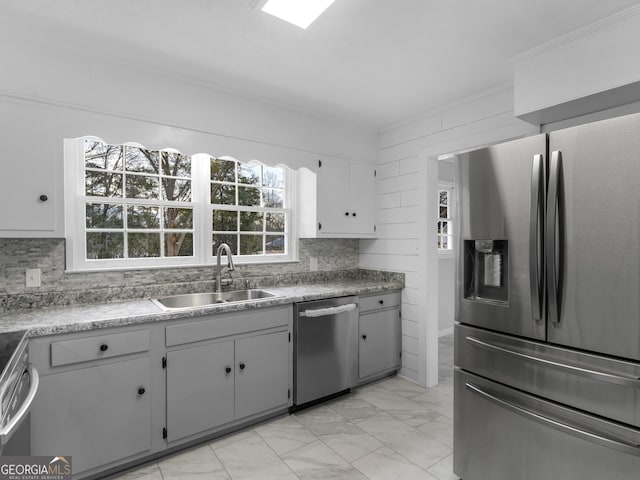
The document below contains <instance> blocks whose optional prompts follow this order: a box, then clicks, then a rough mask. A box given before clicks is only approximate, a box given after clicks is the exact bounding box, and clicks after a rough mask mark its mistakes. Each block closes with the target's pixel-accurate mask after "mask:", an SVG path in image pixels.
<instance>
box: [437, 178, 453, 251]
mask: <svg viewBox="0 0 640 480" xmlns="http://www.w3.org/2000/svg"><path fill="white" fill-rule="evenodd" d="M437 237H438V239H437V243H438V252H439V253H444V254H447V253H453V242H454V240H453V185H444V184H441V185H439V187H438V230H437Z"/></svg>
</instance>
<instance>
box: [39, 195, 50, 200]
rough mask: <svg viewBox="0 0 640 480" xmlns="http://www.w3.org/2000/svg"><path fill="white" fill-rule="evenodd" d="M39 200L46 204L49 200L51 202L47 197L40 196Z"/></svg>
mask: <svg viewBox="0 0 640 480" xmlns="http://www.w3.org/2000/svg"><path fill="white" fill-rule="evenodd" d="M38 198H39V199H40V201H41V202H46V201H47V200H49V197H47V196H46V195H40V196H39V197H38Z"/></svg>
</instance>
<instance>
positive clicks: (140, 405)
mask: <svg viewBox="0 0 640 480" xmlns="http://www.w3.org/2000/svg"><path fill="white" fill-rule="evenodd" d="M150 378H151V363H150V360H149V357H144V358H138V359H135V360H127V361H124V362H118V363H111V364H108V365H100V366H97V367H89V368H85V369H83V370H74V371H68V372H63V373H58V374H53V375H47V376H44V377H41V378H40V388H39V390H38V395H36V398H35V401H34V403H33V405H32V408H31V455H54V454H60V455H70V456H72V457H73V471H74V473H80V472H84V471H86V470H89V469H91V468H95V467H98V466H102V465H106V464H109V463H111V462H114V461H117V460H121V459H124V458H127V457H130V456H132V455H136V454H141V453H145V452H147V451H148V450H149V449H150V448H151V398H150V391H151V389H150ZM141 389H144V390H141Z"/></svg>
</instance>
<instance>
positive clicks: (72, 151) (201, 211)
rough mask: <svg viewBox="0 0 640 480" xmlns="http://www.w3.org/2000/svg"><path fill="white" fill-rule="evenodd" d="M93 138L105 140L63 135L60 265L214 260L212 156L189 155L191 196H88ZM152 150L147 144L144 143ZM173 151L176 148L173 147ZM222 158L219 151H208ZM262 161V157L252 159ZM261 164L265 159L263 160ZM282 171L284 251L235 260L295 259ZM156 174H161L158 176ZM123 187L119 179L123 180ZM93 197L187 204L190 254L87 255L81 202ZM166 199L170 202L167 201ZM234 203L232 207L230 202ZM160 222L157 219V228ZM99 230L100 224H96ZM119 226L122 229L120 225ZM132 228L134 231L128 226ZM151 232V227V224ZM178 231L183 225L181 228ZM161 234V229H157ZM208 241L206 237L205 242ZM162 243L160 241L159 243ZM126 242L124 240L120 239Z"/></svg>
mask: <svg viewBox="0 0 640 480" xmlns="http://www.w3.org/2000/svg"><path fill="white" fill-rule="evenodd" d="M85 140H95V141H100V142H103V143H105V144H110V143H109V142H106V141H104V140H102V139H101V138H99V137H95V136H84V137H80V138H74V139H65V140H64V219H65V222H64V223H65V239H66V270H67V271H68V272H87V271H112V270H134V269H157V268H173V267H197V266H212V265H215V264H216V260H217V259H216V256H215V255H214V254H213V252H212V250H213V249H212V247H211V244H212V243H211V242H212V240H213V228H212V225H211V213H210V212H211V208H210V207H211V204H210V195H211V192H210V188H208V187H209V185H210V182H209V180H208V179H209V159H210V158H211V157H214V156H213V155H207V154H195V155H190V157H191V202H177V201H169V200H163V199H161V198H160V199H132V198H125V195H123V197H118V198H117V199H114V198H111V199H109V198H108V197H89V196H87V195H86V194H85V177H86V175H85V158H84V141H85ZM111 145H122V146H132V147H137V148H146V147H144V146H142V145H140V144H138V143H134V142H128V143H122V144H111ZM148 150H153V149H148ZM153 151H161V152H162V151H169V152H177V151H176V150H175V149H169V148H165V149H159V150H153ZM178 153H179V152H178ZM214 158H222V157H214ZM225 158H227V159H230V160H234V161H236V162H240V163H243V164H245V163H249V162H242V161H240V160H237V159H235V158H232V157H225ZM258 163H262V162H258ZM263 165H265V164H263ZM278 166H280V167H283V168H284V172H285V188H284V192H285V202H286V205H285V207H286V208H285V209H283V210H286V215H285V222H286V225H287V226H288V228H287V230H288V231H285V233H284V235H285V236H287V235H288V237H287V238H286V240H285V242H286V244H287V245H288V249H287V252H286V253H285V254H271V255H252V256H249V255H247V256H237V255H234V257H233V261H234V263H235V264H237V265H242V264H269V263H287V262H296V261H298V248H297V244H298V242H297V228H296V225H295V222H294V215H293V211H294V208H295V198H296V196H295V172H294V171H293V170H292V169H290V168H288V167H286V166H284V165H278ZM160 178H162V177H161V176H160ZM123 188H125V187H124V185H123ZM90 198H91V199H94V198H95V199H96V202H95V203H102V204H105V203H106V204H109V203H112V204H118V205H124V208H125V209H126V208H127V206H128V205H145V206H156V205H157V206H159V207H160V208H163V207H167V206H170V207H176V208H180V207H181V206H184V207H189V208H193V230H192V231H193V256H175V257H144V258H109V259H88V258H87V256H86V253H87V249H86V247H87V242H86V236H85V235H86V232H87V228H86V205H87V204H88V203H91V202H89V201H87V200H88V199H90ZM169 204H170V205H169ZM235 208H237V207H235ZM163 229H164V228H163V225H160V230H161V231H162V230H163ZM101 230H102V229H101ZM118 230H122V231H123V232H128V230H127V229H126V226H125V225H123V228H122V229H118ZM132 230H133V233H135V232H136V230H135V229H132ZM152 231H153V232H156V231H157V229H154V230H152ZM183 231H184V230H183ZM161 235H162V233H161ZM207 242H208V243H207ZM162 245H163V243H162V241H161V248H163V247H162ZM125 248H126V243H125Z"/></svg>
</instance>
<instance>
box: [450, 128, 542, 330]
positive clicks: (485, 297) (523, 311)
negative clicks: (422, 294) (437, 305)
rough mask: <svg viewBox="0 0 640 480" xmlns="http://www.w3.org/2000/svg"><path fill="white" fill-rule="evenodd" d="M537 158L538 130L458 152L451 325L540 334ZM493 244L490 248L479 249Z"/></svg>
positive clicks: (539, 154) (539, 184)
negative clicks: (453, 316)
mask: <svg viewBox="0 0 640 480" xmlns="http://www.w3.org/2000/svg"><path fill="white" fill-rule="evenodd" d="M545 158H546V135H536V136H533V137H527V138H523V139H519V140H514V141H511V142H507V143H503V144H499V145H493V146H491V147H487V148H483V149H480V150H476V151H473V152H469V153H466V154H462V155H459V156H458V159H457V168H458V173H457V175H458V178H457V181H458V205H459V206H460V225H459V229H460V236H459V242H458V255H457V263H458V275H457V278H456V320H457V321H458V322H460V323H466V324H470V325H475V326H479V327H484V328H488V329H491V330H496V331H499V332H504V333H512V334H515V335H520V336H523V337H529V338H536V339H544V338H545V323H544V310H543V307H544V298H543V291H544V288H543V287H544V286H543V282H542V278H543V272H542V248H541V247H542V218H543V216H544V215H543V200H544V188H545V181H544V177H545ZM498 244H499V245H500V247H499V248H500V250H496V251H497V252H498V253H495V254H493V253H487V254H486V255H485V254H484V253H482V251H481V250H482V249H483V248H485V247H486V248H487V249H488V250H491V249H492V248H494V247H495V245H498ZM487 245H489V246H488V247H487ZM491 245H494V246H491ZM496 248H497V247H496ZM489 260H491V261H490V262H489ZM489 264H491V268H492V269H493V271H489V270H488V268H489V267H488V265H489ZM482 269H484V271H482ZM494 274H495V275H494ZM482 282H484V283H486V284H487V287H486V288H485V289H484V290H483V289H478V288H477V287H478V285H479V284H480V283H482ZM492 291H493V293H492ZM474 292H475V293H474ZM494 294H495V295H494Z"/></svg>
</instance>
